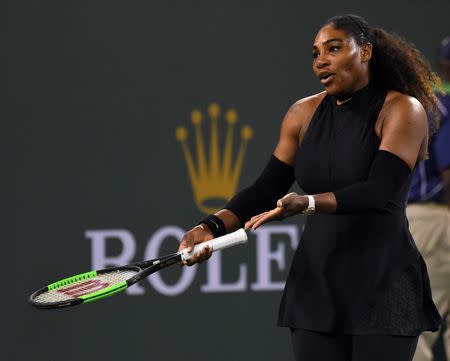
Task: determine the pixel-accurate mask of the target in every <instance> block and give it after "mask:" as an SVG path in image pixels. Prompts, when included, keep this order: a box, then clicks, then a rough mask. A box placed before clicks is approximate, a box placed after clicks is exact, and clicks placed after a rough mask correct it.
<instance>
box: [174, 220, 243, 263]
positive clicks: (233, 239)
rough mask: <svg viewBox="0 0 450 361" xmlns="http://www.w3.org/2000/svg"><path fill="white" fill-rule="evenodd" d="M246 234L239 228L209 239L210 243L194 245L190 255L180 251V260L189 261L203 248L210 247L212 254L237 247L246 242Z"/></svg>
mask: <svg viewBox="0 0 450 361" xmlns="http://www.w3.org/2000/svg"><path fill="white" fill-rule="evenodd" d="M247 239H248V237H247V232H246V231H245V230H244V229H243V228H240V229H238V230H237V231H235V232H232V233H229V234H226V235H224V236H221V237H217V238H214V239H211V240H210V241H206V242H202V243H199V244H196V245H195V247H194V250H193V251H192V252H191V253H188V252H187V250H186V249H184V250H182V251H181V252H180V253H181V259H182V260H183V261H186V260H188V259H190V258H191V257H192V256H193V255H194V254H196V253H197V252H199V251H202V250H203V249H204V248H205V247H211V248H212V250H213V252H215V251H220V250H221V249H224V248H228V247H232V246H237V245H238V244H243V243H246V242H247Z"/></svg>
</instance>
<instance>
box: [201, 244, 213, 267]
mask: <svg viewBox="0 0 450 361" xmlns="http://www.w3.org/2000/svg"><path fill="white" fill-rule="evenodd" d="M211 255H212V248H211V247H205V248H203V250H202V251H201V252H199V254H198V263H202V262H204V261H206V260H207V259H208V258H209V257H211Z"/></svg>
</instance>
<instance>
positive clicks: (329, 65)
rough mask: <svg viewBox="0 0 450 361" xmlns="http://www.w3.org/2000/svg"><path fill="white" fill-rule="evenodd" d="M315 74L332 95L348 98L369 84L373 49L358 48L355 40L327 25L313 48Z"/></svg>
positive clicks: (321, 30) (366, 46)
mask: <svg viewBox="0 0 450 361" xmlns="http://www.w3.org/2000/svg"><path fill="white" fill-rule="evenodd" d="M312 55H313V64H312V67H313V71H314V73H315V74H316V76H317V77H318V78H319V80H320V82H321V83H322V84H323V86H324V87H325V89H326V91H327V92H328V93H329V94H331V95H336V96H339V95H346V94H349V93H352V92H354V91H356V90H358V89H361V88H363V87H364V86H366V85H367V84H368V83H369V60H370V57H371V55H372V46H371V45H370V44H365V45H363V46H359V45H358V44H357V43H356V41H355V39H353V37H351V36H349V35H347V33H346V32H345V31H343V30H338V29H336V28H335V27H333V26H332V25H325V26H324V27H322V28H321V29H320V30H319V32H318V33H317V35H316V39H315V40H314V45H313V47H312Z"/></svg>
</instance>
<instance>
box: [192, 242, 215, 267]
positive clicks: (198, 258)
mask: <svg viewBox="0 0 450 361" xmlns="http://www.w3.org/2000/svg"><path fill="white" fill-rule="evenodd" d="M211 254H212V248H211V247H209V246H207V247H205V248H203V249H202V250H201V251H198V252H196V253H195V254H193V255H192V257H191V258H189V259H188V260H186V265H187V266H193V265H194V264H196V263H202V262H204V261H206V260H207V259H208V258H209V257H211Z"/></svg>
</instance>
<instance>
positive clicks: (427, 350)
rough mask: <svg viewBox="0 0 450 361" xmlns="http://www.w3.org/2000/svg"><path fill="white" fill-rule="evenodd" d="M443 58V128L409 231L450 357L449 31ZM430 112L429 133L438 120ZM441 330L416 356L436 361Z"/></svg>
mask: <svg viewBox="0 0 450 361" xmlns="http://www.w3.org/2000/svg"><path fill="white" fill-rule="evenodd" d="M438 61H439V67H440V72H441V79H442V81H443V86H444V90H445V94H442V93H440V92H439V93H437V96H438V99H439V109H440V112H441V125H440V128H439V129H438V130H437V132H435V133H434V134H432V136H431V138H430V144H429V158H428V159H427V160H423V161H421V162H420V163H419V164H418V165H417V168H416V171H415V173H414V177H413V180H412V184H411V191H410V193H409V197H408V207H407V216H408V219H409V222H410V225H409V227H410V231H411V233H412V235H413V238H414V240H415V241H416V244H417V247H418V248H419V250H420V252H421V253H422V256H423V257H424V259H425V262H426V264H427V268H428V272H429V276H430V282H431V289H432V294H433V300H434V303H435V304H436V306H437V308H438V310H439V313H440V314H441V316H442V317H443V318H444V319H445V321H446V328H443V330H445V331H444V335H443V339H444V348H445V351H446V354H447V360H450V36H449V37H446V38H445V39H444V40H443V41H442V44H441V46H440V48H439V53H438ZM429 117H430V130H431V132H430V133H433V132H432V129H431V128H432V126H431V124H433V119H432V115H430V116H429ZM437 339H438V333H431V332H425V333H423V334H422V335H421V336H420V338H419V341H418V344H417V349H416V353H415V356H414V359H413V361H431V360H433V345H434V344H435V342H436V340H437Z"/></svg>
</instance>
